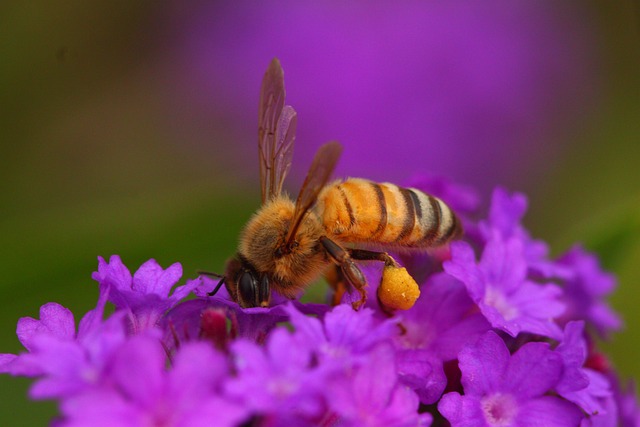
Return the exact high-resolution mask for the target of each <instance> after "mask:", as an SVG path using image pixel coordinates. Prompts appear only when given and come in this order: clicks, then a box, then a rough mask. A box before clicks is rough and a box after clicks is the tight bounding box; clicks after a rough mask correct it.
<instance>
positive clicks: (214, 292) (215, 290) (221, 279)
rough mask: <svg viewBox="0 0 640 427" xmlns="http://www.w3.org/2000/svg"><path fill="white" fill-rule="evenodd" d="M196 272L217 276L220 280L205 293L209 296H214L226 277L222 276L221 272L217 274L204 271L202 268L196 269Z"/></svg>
mask: <svg viewBox="0 0 640 427" xmlns="http://www.w3.org/2000/svg"><path fill="white" fill-rule="evenodd" d="M197 273H198V274H200V275H205V276H211V277H217V278H219V279H220V281H219V282H218V284H217V285H216V287H215V288H214V289H213V290H212V291H211V292H209V293H208V294H207V295H209V296H210V297H212V296H214V295H215V294H217V293H218V291H219V290H220V288H221V287H222V285H224V279H226V277H225V276H223V275H222V274H218V273H212V272H211V271H204V270H198V271H197Z"/></svg>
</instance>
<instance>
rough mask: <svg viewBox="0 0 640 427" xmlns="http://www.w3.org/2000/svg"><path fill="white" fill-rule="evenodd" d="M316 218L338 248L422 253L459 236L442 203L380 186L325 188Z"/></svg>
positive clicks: (359, 182) (357, 183)
mask: <svg viewBox="0 0 640 427" xmlns="http://www.w3.org/2000/svg"><path fill="white" fill-rule="evenodd" d="M316 212H317V214H318V216H319V217H320V218H321V221H322V222H323V226H324V228H325V230H326V231H327V234H328V235H329V236H335V237H336V238H337V239H339V240H341V241H343V242H354V243H355V242H365V243H366V242H370V243H378V244H382V245H392V246H401V247H405V248H427V247H433V246H438V245H442V244H444V243H447V242H448V241H449V240H451V239H453V238H455V237H459V236H460V235H461V234H462V225H461V224H460V220H459V219H458V218H457V217H456V215H455V213H453V211H452V210H451V209H450V208H449V207H448V206H447V205H446V204H445V203H444V202H443V201H442V200H440V199H438V198H437V197H433V196H430V195H428V194H425V193H423V192H422V191H419V190H416V189H415V188H402V187H398V186H397V185H394V184H390V183H386V182H385V183H376V182H372V181H367V180H365V179H359V178H350V179H347V180H346V181H342V182H340V181H338V182H334V183H332V184H329V185H328V186H326V187H325V188H324V189H323V190H322V192H321V193H320V194H319V195H318V202H317V205H316Z"/></svg>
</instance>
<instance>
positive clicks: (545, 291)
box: [444, 233, 564, 339]
mask: <svg viewBox="0 0 640 427" xmlns="http://www.w3.org/2000/svg"><path fill="white" fill-rule="evenodd" d="M527 267H528V265H527V262H526V259H525V254H524V243H523V242H522V241H521V240H520V239H518V238H517V237H511V238H508V239H504V238H503V237H502V236H501V235H499V234H498V233H494V234H493V236H492V237H491V238H490V239H489V241H488V242H487V244H486V246H485V247H484V249H483V251H482V255H481V258H480V261H479V262H476V259H475V254H474V252H473V249H472V248H471V246H470V245H469V244H468V243H466V242H454V243H452V244H451V260H450V261H447V262H445V263H444V269H445V271H446V272H447V273H448V274H450V275H452V276H453V277H455V278H457V279H458V280H460V281H462V282H463V283H464V284H465V286H466V287H467V290H468V292H469V295H470V296H471V298H472V299H473V301H474V302H475V303H476V304H478V307H479V308H480V311H481V312H482V314H483V315H484V316H485V317H486V318H487V320H489V322H490V323H491V325H492V326H493V327H494V328H498V329H500V330H503V331H505V332H507V333H508V334H509V335H511V336H513V337H515V336H517V335H518V334H519V333H521V332H530V333H533V334H540V335H544V336H547V337H550V338H554V339H559V338H560V337H561V335H562V332H561V330H560V328H559V327H558V325H557V324H556V323H555V322H554V321H553V319H554V318H556V317H559V316H560V315H561V314H562V313H563V312H564V304H563V303H562V302H561V301H560V297H561V295H562V290H561V288H559V287H558V286H556V285H554V284H550V283H548V284H538V283H535V282H533V281H532V280H530V279H529V278H528V277H527V270H528V269H527Z"/></svg>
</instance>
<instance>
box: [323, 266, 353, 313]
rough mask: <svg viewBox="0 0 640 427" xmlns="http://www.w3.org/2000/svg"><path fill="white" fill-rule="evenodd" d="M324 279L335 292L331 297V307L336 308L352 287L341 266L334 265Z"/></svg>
mask: <svg viewBox="0 0 640 427" xmlns="http://www.w3.org/2000/svg"><path fill="white" fill-rule="evenodd" d="M324 279H325V280H326V281H327V283H328V284H329V286H330V287H331V289H332V290H333V296H332V297H331V305H332V306H335V305H338V304H340V301H342V296H343V295H344V293H345V292H346V291H347V289H349V287H350V286H351V285H350V284H349V282H348V281H347V279H346V278H345V277H344V274H342V270H340V266H339V265H332V266H331V268H330V269H328V270H327V272H326V273H325V274H324Z"/></svg>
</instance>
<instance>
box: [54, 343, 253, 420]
mask: <svg viewBox="0 0 640 427" xmlns="http://www.w3.org/2000/svg"><path fill="white" fill-rule="evenodd" d="M165 359H166V355H165V352H164V350H163V348H162V346H160V343H159V342H158V341H157V340H156V339H153V338H150V337H148V336H144V335H138V336H134V337H132V338H130V339H129V340H128V341H127V342H126V343H125V344H124V345H123V347H122V348H121V349H120V350H119V351H118V353H117V354H116V355H115V357H114V359H113V360H112V361H111V366H110V374H111V375H110V380H111V383H110V384H109V385H108V386H105V387H102V388H98V389H95V390H91V391H89V392H87V393H83V394H82V395H80V396H77V397H74V398H71V399H68V400H66V401H65V402H64V404H63V405H62V412H63V414H64V415H65V416H66V419H65V420H64V422H63V423H62V425H63V426H65V427H67V426H68V427H71V426H87V425H91V426H105V427H106V426H131V427H134V426H143V425H154V426H160V425H162V426H202V427H204V426H210V425H216V426H236V425H238V423H239V422H240V421H242V420H243V419H244V418H246V417H247V415H248V414H247V411H246V409H244V408H241V407H240V406H239V405H237V404H235V403H233V402H232V401H230V400H229V399H225V398H223V397H222V396H221V383H222V381H223V380H224V379H225V378H226V377H227V375H228V373H229V371H228V369H229V367H228V364H227V363H226V360H225V358H224V357H223V356H222V355H220V354H219V353H216V352H214V350H213V349H212V348H211V347H210V346H209V345H207V344H203V343H190V344H187V345H185V346H184V347H182V348H181V349H180V351H179V352H178V354H177V355H176V357H175V361H174V364H173V367H172V368H171V369H170V370H168V371H167V370H166V369H165Z"/></svg>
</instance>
